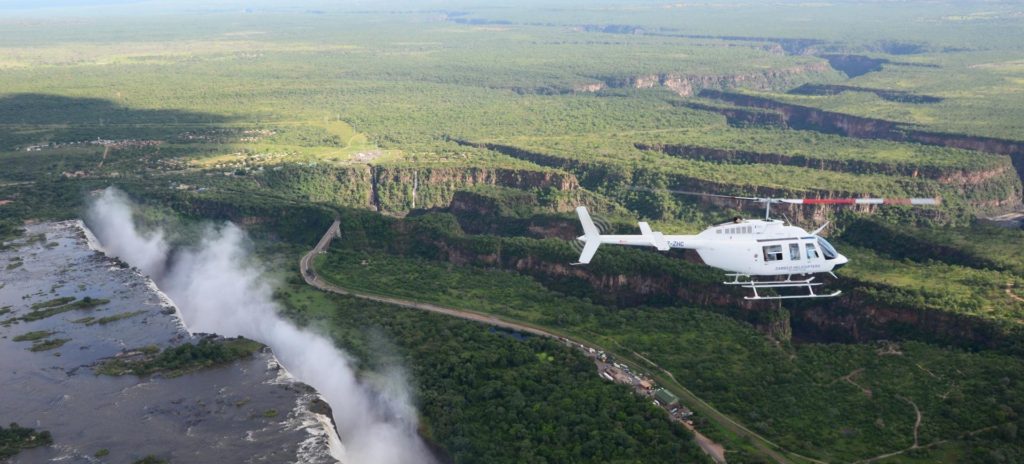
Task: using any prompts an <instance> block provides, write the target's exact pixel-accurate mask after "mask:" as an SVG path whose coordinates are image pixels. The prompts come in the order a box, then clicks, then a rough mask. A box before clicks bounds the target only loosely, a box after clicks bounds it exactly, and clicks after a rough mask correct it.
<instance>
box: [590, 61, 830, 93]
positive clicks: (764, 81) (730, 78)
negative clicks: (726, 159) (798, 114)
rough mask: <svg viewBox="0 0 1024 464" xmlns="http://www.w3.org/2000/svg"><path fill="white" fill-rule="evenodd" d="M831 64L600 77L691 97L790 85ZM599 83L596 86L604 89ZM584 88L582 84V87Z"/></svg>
mask: <svg viewBox="0 0 1024 464" xmlns="http://www.w3.org/2000/svg"><path fill="white" fill-rule="evenodd" d="M831 72H832V70H831V68H829V66H828V63H825V62H819V63H810V64H805V65H799V66H791V67H788V68H779V69H768V70H765V71H759V72H753V73H745V74H719V75H695V74H684V73H661V74H645V75H638V76H629V77H622V78H598V79H599V80H601V81H602V82H603V83H604V86H607V87H611V88H634V89H649V88H653V87H659V86H660V87H665V88H667V89H669V90H671V91H673V92H675V93H676V94H678V95H680V96H684V97H686V96H691V95H694V94H695V93H696V92H699V91H700V90H703V89H732V88H737V87H743V88H748V89H755V90H771V89H778V88H782V87H787V86H791V85H792V84H794V83H796V82H802V81H804V80H806V79H807V78H808V77H811V76H814V75H823V74H829V73H831ZM604 86H601V85H600V84H597V86H596V87H595V88H597V89H598V90H601V89H603V88H604ZM579 88H580V89H581V91H582V89H583V87H579Z"/></svg>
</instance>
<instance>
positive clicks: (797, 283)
mask: <svg viewBox="0 0 1024 464" xmlns="http://www.w3.org/2000/svg"><path fill="white" fill-rule="evenodd" d="M726 275H728V276H731V277H732V278H733V280H732V281H731V282H722V283H723V284H725V285H739V286H741V287H743V288H749V289H751V290H753V292H754V296H746V297H743V299H744V300H792V299H799V298H832V297H836V296H839V294H840V293H843V291H842V290H836V291H834V292H832V293H814V287H817V286H820V285H823V284H822V283H821V282H814V276H811V277H808V278H806V279H800V280H793V279H792V276H786V280H754V279H753V278H752V277H751V276H750V275H747V274H726ZM741 277H746V278H747V280H740V278H741ZM759 288H760V289H768V288H806V289H807V293H806V294H804V295H771V296H762V295H760V294H759V293H757V289H759Z"/></svg>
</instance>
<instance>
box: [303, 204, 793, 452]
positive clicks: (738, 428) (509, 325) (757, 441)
mask: <svg viewBox="0 0 1024 464" xmlns="http://www.w3.org/2000/svg"><path fill="white" fill-rule="evenodd" d="M340 227H341V222H340V221H334V223H333V224H331V227H330V228H329V229H327V233H325V234H324V236H323V237H322V238H321V239H320V242H319V243H317V245H316V247H314V248H313V249H312V250H310V251H309V253H306V255H305V256H303V257H302V259H301V260H300V261H299V271H300V272H301V273H302V278H303V279H304V280H305V281H306V283H307V284H309V285H311V286H313V287H316V288H318V289H320V290H323V291H325V292H331V293H337V294H339V295H349V296H353V297H356V298H361V299H365V300H370V301H376V302H380V303H386V304H390V305H395V306H401V307H404V308H412V309H419V310H422V311H430V312H432V313H438V314H444V315H447V316H452V317H458V318H460V319H466V320H470V321H476V322H480V323H483V324H489V325H492V326H495V327H501V328H504V329H510V330H515V331H519V332H525V333H530V334H534V335H538V336H541V337H550V338H555V339H559V340H566V341H569V342H571V343H575V344H577V345H581V346H584V347H588V348H593V349H594V350H596V351H605V352H608V353H612V351H610V350H606V349H604V348H602V347H599V346H596V345H593V344H591V343H584V342H580V341H578V340H573V339H571V338H569V337H566V336H565V335H563V334H559V333H555V332H551V331H549V330H546V329H543V328H540V327H537V326H533V325H530V324H526V323H523V322H515V321H509V320H505V319H502V318H499V317H497V316H493V315H490V314H485V313H478V312H476V311H469V310H465V309H456V308H449V307H445V306H439V305H435V304H430V303H421V302H417V301H409V300H403V299H399V298H392V297H389V296H383V295H374V294H370V293H365V292H357V291H353V290H349V289H345V288H341V287H339V286H337V285H335V284H332V283H330V282H327V281H325V280H323V279H321V278H320V276H319V275H317V274H316V271H315V270H314V269H313V260H314V259H315V258H316V256H317V255H319V254H321V253H323V252H325V251H326V250H327V247H328V246H329V245H330V243H331V241H332V240H334V238H335V237H338V236H339V235H340ZM643 360H644V361H645V362H647V363H649V364H651V365H652V366H654V367H655V368H656V369H658V370H660V371H662V372H664V373H665V374H667V375H669V376H671V373H669V371H667V370H665V369H664V368H662V367H661V366H658V365H657V364H655V363H654V362H652V361H650V360H649V359H647V358H643ZM672 380H673V381H674V383H675V384H676V386H677V387H679V388H672V386H669V385H663V386H665V387H667V388H669V390H670V391H673V393H676V394H677V395H681V396H680V397H681V398H691V399H694V400H695V401H694V402H693V403H692V404H687V406H690V408H691V409H692V410H694V411H696V412H698V413H700V414H703V415H705V416H706V417H708V418H710V419H711V420H713V421H715V422H717V423H718V424H720V425H722V426H723V427H725V428H727V429H729V430H731V431H732V432H733V433H736V434H737V435H740V436H744V437H748V438H749V439H750V440H751V442H752V443H753V444H754V445H755V446H757V447H758V449H760V450H761V451H762V452H764V454H765V455H766V456H768V457H771V458H772V459H773V460H774V461H776V462H779V463H783V464H787V463H789V462H791V461H790V460H789V459H788V458H786V457H785V456H783V455H782V453H780V452H779V451H778V450H776V449H772V447H771V445H770V443H769V442H768V441H767V440H765V439H764V438H762V437H760V436H759V435H757V434H755V433H753V432H751V431H750V430H749V429H747V428H746V427H743V426H742V425H740V424H738V423H736V422H735V421H733V420H732V419H731V418H729V417H728V416H726V415H724V414H722V413H721V412H719V411H718V410H716V409H714V408H712V407H711V406H710V405H709V404H707V403H706V402H704V401H703V400H700V399H699V398H696V396H695V395H693V393H692V392H690V391H689V390H686V389H685V388H683V387H681V386H680V385H678V382H677V381H675V379H674V378H672ZM680 389H681V390H680ZM690 430H691V431H693V434H694V441H696V442H697V444H698V445H699V446H700V448H701V449H702V450H704V452H705V453H707V455H708V456H711V458H712V459H713V460H714V461H715V462H717V463H725V462H726V458H725V448H724V447H722V445H720V444H718V443H715V442H714V441H712V440H711V439H710V438H708V437H706V436H704V435H702V434H701V433H700V432H698V431H696V430H694V429H692V428H691V429H690ZM808 460H810V459H809V458H808Z"/></svg>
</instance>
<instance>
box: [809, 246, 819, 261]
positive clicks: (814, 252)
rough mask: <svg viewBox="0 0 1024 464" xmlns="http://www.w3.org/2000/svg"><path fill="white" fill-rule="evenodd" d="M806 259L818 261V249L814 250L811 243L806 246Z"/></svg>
mask: <svg viewBox="0 0 1024 464" xmlns="http://www.w3.org/2000/svg"><path fill="white" fill-rule="evenodd" d="M807 259H818V249H817V248H814V244H813V243H808V244H807Z"/></svg>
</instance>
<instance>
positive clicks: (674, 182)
mask: <svg viewBox="0 0 1024 464" xmlns="http://www.w3.org/2000/svg"><path fill="white" fill-rule="evenodd" d="M458 143H461V144H465V145H470V146H476V147H485V148H488V149H490V150H494V151H497V152H500V153H504V154H506V155H509V156H512V157H514V158H518V159H523V160H527V161H530V162H532V163H535V164H539V165H542V166H549V167H553V168H558V169H564V170H566V171H569V172H572V173H574V174H575V175H576V177H577V178H578V179H579V183H580V185H582V186H583V187H584V188H586V189H588V190H591V191H595V192H603V193H605V194H607V195H609V196H610V197H612V198H615V199H617V200H618V201H621V202H623V204H625V205H626V206H627V207H629V208H630V209H633V210H635V211H639V212H640V213H641V214H642V215H644V216H646V217H650V218H660V217H661V214H662V212H661V210H659V209H656V208H652V207H651V205H650V204H648V203H645V202H643V201H642V200H640V201H639V202H638V200H637V198H636V195H627V196H624V197H619V196H616V195H617V193H621V192H623V191H627V192H629V191H630V190H629V189H630V188H631V187H633V186H638V185H640V186H642V185H645V182H649V180H650V179H655V178H661V179H664V181H665V188H667V189H672V190H686V191H694V192H727V191H730V190H732V189H734V188H735V186H734V185H729V184H723V183H720V182H716V181H710V180H707V179H701V178H696V177H688V176H683V175H665V174H663V173H660V172H659V171H658V170H657V169H651V168H647V167H644V166H631V167H625V166H620V165H613V164H610V163H602V162H589V161H580V160H576V159H570V158H562V157H558V156H554V155H550V154H547V153H541V152H536V151H531V150H524V149H522V148H518V147H513V146H508V145H500V144H474V143H471V142H466V141H458ZM982 185H984V184H982ZM746 188H747V190H745V194H747V195H750V196H756V197H765V198H802V197H810V198H848V197H853V196H858V195H861V194H862V192H847V191H843V190H826V189H820V190H809V191H808V190H802V191H790V190H786V189H783V188H769V187H756V188H755V187H750V186H746ZM697 201H699V202H701V203H703V204H707V205H712V206H714V207H716V208H724V207H729V208H734V209H744V208H746V207H748V206H750V205H749V203H748V202H742V201H739V200H729V199H719V198H698V199H697ZM992 201H993V202H995V203H1000V202H1001V201H1002V200H1000V199H998V198H997V199H994V200H992ZM1013 201H1016V199H1014V200H1013ZM1000 204H1001V203H1000ZM978 206H985V207H988V206H992V205H988V204H981V203H979V204H978ZM842 208H843V209H844V210H850V209H853V210H855V211H861V212H872V211H874V210H875V208H874V207H873V206H871V205H860V206H856V207H852V206H843V207H842ZM835 209H836V207H834V206H828V205H816V206H793V205H777V206H773V209H772V211H774V212H775V214H777V215H781V214H785V215H786V217H788V218H789V219H790V220H791V221H792V222H794V223H797V224H803V225H811V224H821V223H823V222H824V221H826V220H827V216H828V213H829V212H831V211H834V210H835ZM920 214H932V212H931V211H923V210H922V211H921V213H920ZM942 214H943V213H942V212H941V211H938V210H936V211H934V216H933V217H932V219H934V220H936V221H940V222H942V221H948V220H949V219H950V218H949V217H946V216H943V215H942Z"/></svg>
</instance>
